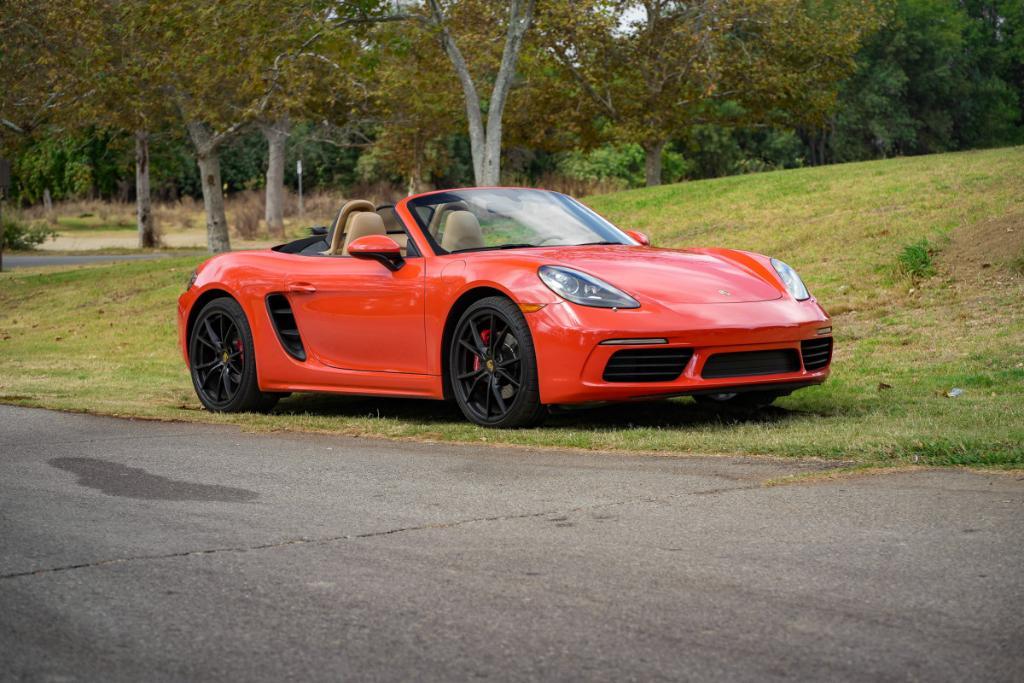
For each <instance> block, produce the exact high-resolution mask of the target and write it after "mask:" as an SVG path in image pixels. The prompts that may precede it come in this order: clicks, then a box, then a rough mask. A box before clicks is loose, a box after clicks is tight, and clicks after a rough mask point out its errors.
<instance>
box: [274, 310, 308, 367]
mask: <svg viewBox="0 0 1024 683" xmlns="http://www.w3.org/2000/svg"><path fill="white" fill-rule="evenodd" d="M267 311H269V312H270V321H271V322H272V323H273V324H274V331H275V332H277V339H278V341H280V342H281V346H283V347H284V350H285V351H287V352H288V355H289V356H291V357H292V358H297V359H298V360H303V361H304V360H306V349H305V348H303V346H302V339H301V338H300V337H299V326H298V325H296V324H295V314H294V313H292V305H291V304H290V303H288V299H286V298H285V296H284V295H283V294H271V295H270V296H268V297H267Z"/></svg>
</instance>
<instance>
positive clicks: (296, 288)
mask: <svg viewBox="0 0 1024 683" xmlns="http://www.w3.org/2000/svg"><path fill="white" fill-rule="evenodd" d="M288 291H289V292H293V293H295V294H315V293H316V287H314V286H313V285H311V284H309V283H308V282H290V283H288Z"/></svg>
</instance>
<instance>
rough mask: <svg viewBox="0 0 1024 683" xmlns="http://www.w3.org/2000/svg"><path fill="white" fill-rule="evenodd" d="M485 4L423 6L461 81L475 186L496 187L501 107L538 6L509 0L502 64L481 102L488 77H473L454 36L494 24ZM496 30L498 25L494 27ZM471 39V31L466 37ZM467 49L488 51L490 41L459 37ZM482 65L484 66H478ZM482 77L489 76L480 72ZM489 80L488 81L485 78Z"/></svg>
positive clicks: (436, 0) (475, 0) (490, 6)
mask: <svg viewBox="0 0 1024 683" xmlns="http://www.w3.org/2000/svg"><path fill="white" fill-rule="evenodd" d="M495 4H497V3H488V2H486V0H466V1H465V2H462V3H460V5H459V6H452V5H449V6H448V7H447V8H446V7H445V6H444V5H443V4H442V1H441V0H427V5H428V7H429V10H430V14H429V17H430V22H431V23H432V24H433V25H434V27H435V28H436V29H437V31H438V34H439V36H440V39H441V45H442V46H443V47H444V51H445V53H446V54H447V55H448V59H449V60H450V61H451V65H452V68H454V69H455V74H456V76H457V77H458V79H459V85H460V86H461V87H462V95H463V100H464V104H465V109H466V121H467V123H468V126H469V143H470V148H471V154H472V157H473V174H474V176H475V177H476V182H477V184H478V185H497V184H499V183H500V182H501V136H502V116H503V115H504V113H505V104H506V103H507V101H508V95H509V91H510V89H511V87H512V79H513V77H514V76H515V73H516V64H517V62H518V60H519V52H520V50H521V49H522V45H523V38H524V36H525V35H526V32H527V30H528V29H529V28H530V24H531V23H532V22H533V13H534V7H535V4H536V0H510V1H509V4H508V15H507V16H508V18H507V19H506V21H505V23H506V26H505V41H504V47H503V49H502V53H501V58H500V61H499V62H498V68H497V73H495V74H494V75H493V81H494V85H493V87H492V88H491V94H490V98H489V99H488V100H487V101H486V102H485V101H483V100H482V99H481V97H480V88H478V86H477V82H478V81H480V82H481V83H482V82H486V81H487V80H488V79H487V78H486V77H481V76H476V77H474V74H473V72H472V70H471V69H470V65H469V63H468V62H467V60H466V58H465V56H464V55H463V51H462V50H461V49H460V48H459V42H460V41H459V37H460V36H457V35H456V34H457V32H456V30H455V27H456V26H460V27H474V26H491V25H492V21H493V20H494V19H497V15H498V12H496V11H495V9H496V8H495V7H494V5H495ZM453 12H454V13H456V14H458V15H460V16H462V15H468V14H476V15H477V16H478V17H479V16H480V15H483V16H484V17H486V19H490V20H491V21H482V22H481V21H476V22H475V21H466V20H465V18H464V17H462V18H461V19H460V20H458V21H456V20H455V19H453ZM493 23H494V24H496V23H497V22H496V21H493ZM467 32H468V33H472V32H471V31H467ZM461 37H463V38H466V40H465V41H464V42H465V43H467V44H473V45H474V47H475V48H476V47H479V46H482V45H486V44H487V42H488V40H487V38H489V37H490V36H488V35H484V36H478V35H463V36H461ZM480 61H485V60H480ZM481 71H485V72H486V71H487V70H486V69H481ZM488 75H490V74H489V73H488ZM485 117H486V123H485V121H484V119H485Z"/></svg>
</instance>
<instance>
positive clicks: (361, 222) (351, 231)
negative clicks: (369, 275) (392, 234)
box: [341, 211, 388, 256]
mask: <svg viewBox="0 0 1024 683" xmlns="http://www.w3.org/2000/svg"><path fill="white" fill-rule="evenodd" d="M387 234H388V229H387V228H385V227H384V219H383V218H381V217H380V214H378V213H377V212H375V211H360V212H359V213H356V214H353V215H352V218H351V219H350V220H349V222H348V229H347V230H346V231H345V247H344V248H343V249H342V250H341V255H342V256H348V255H349V253H348V248H349V245H351V244H352V243H353V242H355V241H356V240H357V239H359V238H360V237H366V236H367V235H387Z"/></svg>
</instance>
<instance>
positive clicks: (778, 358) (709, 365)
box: [700, 349, 800, 379]
mask: <svg viewBox="0 0 1024 683" xmlns="http://www.w3.org/2000/svg"><path fill="white" fill-rule="evenodd" d="M799 370H800V356H798V355H797V352H796V350H795V349H771V350H769V351H741V352H739V353H716V354H715V355H714V356H711V358H709V359H708V360H707V362H706V363H704V369H703V370H702V371H701V373H700V375H701V377H703V378H704V379H718V378H722V377H753V376H756V375H779V374H782V373H786V372H797V371H799Z"/></svg>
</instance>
